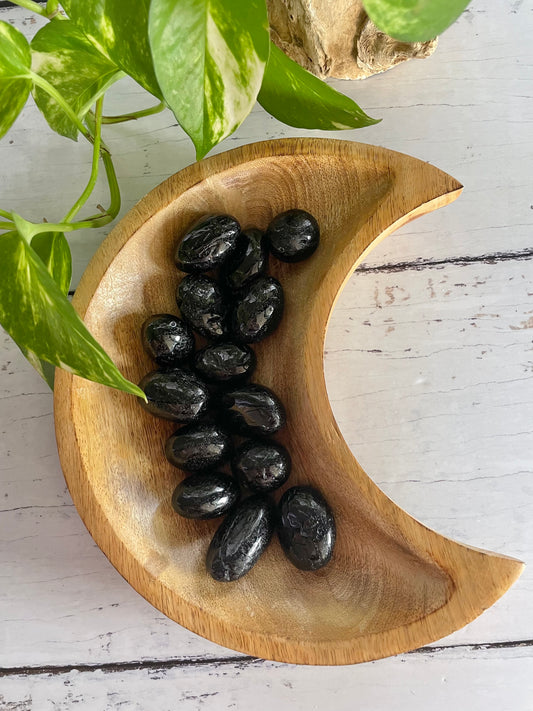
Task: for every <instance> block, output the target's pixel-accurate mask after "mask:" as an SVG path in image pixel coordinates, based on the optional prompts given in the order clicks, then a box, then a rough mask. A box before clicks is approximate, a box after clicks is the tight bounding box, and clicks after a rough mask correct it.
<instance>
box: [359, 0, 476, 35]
mask: <svg viewBox="0 0 533 711" xmlns="http://www.w3.org/2000/svg"><path fill="white" fill-rule="evenodd" d="M469 2H470V0H363V5H364V6H365V10H366V11H367V13H368V15H369V17H370V19H371V20H372V22H373V23H374V24H375V25H377V26H378V27H379V29H380V30H381V31H382V32H385V34H387V35H390V36H391V37H394V38H395V39H397V40H401V41H402V42H427V40H430V39H433V37H436V36H437V35H440V33H441V32H444V30H445V29H446V28H447V27H449V26H450V25H451V24H452V22H455V20H457V18H458V17H459V15H460V14H461V13H462V12H463V10H464V9H465V7H466V6H467V5H468V4H469Z"/></svg>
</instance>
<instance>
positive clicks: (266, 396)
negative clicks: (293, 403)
mask: <svg viewBox="0 0 533 711" xmlns="http://www.w3.org/2000/svg"><path fill="white" fill-rule="evenodd" d="M219 402H220V410H221V417H222V419H223V421H224V422H225V423H226V424H227V426H228V427H229V428H230V429H232V430H233V431H235V432H238V433H239V434H242V435H245V436H254V435H256V436H260V437H261V436H268V435H271V434H274V432H277V431H278V430H280V429H281V428H282V427H283V426H284V425H285V421H286V415H285V408H284V407H283V404H282V402H281V401H280V400H279V398H278V397H277V395H276V394H275V393H273V392H272V390H270V389H269V388H265V387H263V386H262V385H256V384H255V383H252V384H251V385H243V386H241V387H240V388H235V389H233V390H230V391H228V392H225V393H222V394H221V396H220V401H219Z"/></svg>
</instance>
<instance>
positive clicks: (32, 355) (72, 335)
mask: <svg viewBox="0 0 533 711" xmlns="http://www.w3.org/2000/svg"><path fill="white" fill-rule="evenodd" d="M0 323H1V324H2V326H3V327H4V328H5V330H6V331H7V332H8V333H9V334H10V335H11V337H12V338H13V340H14V341H15V342H16V343H17V345H18V346H19V347H20V349H21V350H22V352H23V353H24V354H25V355H26V357H27V358H28V360H29V361H30V362H31V363H32V365H34V366H35V367H36V368H37V369H38V370H39V372H40V373H41V374H43V372H42V368H40V361H46V362H47V363H51V364H52V365H55V366H58V367H60V368H64V369H65V370H68V371H69V372H71V373H75V374H76V375H79V376H81V377H82V378H88V379H89V380H94V381H95V382H97V383H102V384H103V385H108V386H110V387H113V388H118V389H119V390H124V391H126V392H129V393H133V394H135V395H139V396H140V397H143V393H142V391H141V390H140V388H138V387H137V386H136V385H134V384H133V383H130V382H129V381H128V380H126V378H124V376H123V375H122V374H121V373H120V371H119V370H118V368H117V367H116V365H115V364H114V363H113V361H112V360H111V359H110V358H109V356H108V355H107V353H106V352H105V351H104V350H103V348H102V347H101V346H100V345H99V344H98V343H97V342H96V340H95V339H94V338H93V336H91V334H90V333H89V331H88V330H87V328H86V326H85V324H84V323H83V321H82V320H81V319H80V317H79V316H78V314H77V313H76V311H75V310H74V308H73V306H72V304H71V303H70V301H69V300H68V299H67V297H66V296H65V294H64V293H62V291H61V289H60V288H59V286H58V285H57V284H56V283H55V281H54V280H53V279H52V277H51V276H50V274H49V273H48V271H47V269H46V267H45V265H44V264H43V262H42V261H41V259H40V258H39V257H38V256H37V254H36V253H35V252H34V251H33V249H32V248H31V247H30V245H29V244H28V242H27V241H26V240H25V239H24V238H23V237H21V236H20V235H19V234H18V232H6V233H5V234H3V235H0Z"/></svg>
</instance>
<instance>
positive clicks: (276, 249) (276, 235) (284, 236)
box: [266, 210, 320, 262]
mask: <svg viewBox="0 0 533 711" xmlns="http://www.w3.org/2000/svg"><path fill="white" fill-rule="evenodd" d="M266 237H267V240H268V244H269V247H270V251H271V252H272V254H273V255H274V256H275V257H277V259H280V260H281V261H282V262H300V261H302V260H303V259H307V257H310V256H311V255H312V254H313V252H314V251H315V250H316V248H317V247H318V243H319V241H320V229H319V227H318V223H317V221H316V220H315V218H314V217H313V215H310V214H309V213H308V212H305V210H288V211H287V212H282V213H281V215H278V216H277V217H275V218H274V219H273V220H272V222H271V223H270V224H269V226H268V228H267V231H266Z"/></svg>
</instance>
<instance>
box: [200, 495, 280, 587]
mask: <svg viewBox="0 0 533 711" xmlns="http://www.w3.org/2000/svg"><path fill="white" fill-rule="evenodd" d="M275 526H276V508H275V506H274V504H273V503H272V502H271V501H270V500H269V499H268V498H266V497H265V496H262V495H260V494H256V495H255V496H251V497H250V498H248V499H245V500H244V501H242V502H241V503H240V504H238V506H236V507H235V508H234V509H233V511H231V512H230V513H229V514H228V515H227V516H226V518H225V519H224V521H223V522H222V523H221V524H220V527H219V528H218V529H217V531H216V533H215V535H214V536H213V540H212V541H211V545H210V546H209V549H208V551H207V560H206V566H207V570H208V572H209V573H210V575H211V576H212V577H213V578H214V579H215V580H219V581H221V582H231V581H232V580H238V579H239V578H241V577H242V576H243V575H245V574H246V573H247V572H248V571H249V570H250V568H252V567H253V566H254V565H255V563H256V562H257V560H258V559H259V556H260V555H261V554H262V553H263V551H264V550H265V548H266V547H267V546H268V544H269V543H270V541H271V539H272V534H273V532H274V529H275Z"/></svg>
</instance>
